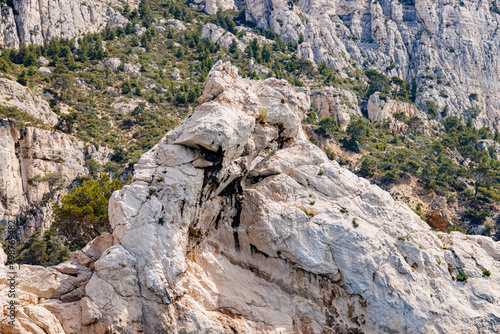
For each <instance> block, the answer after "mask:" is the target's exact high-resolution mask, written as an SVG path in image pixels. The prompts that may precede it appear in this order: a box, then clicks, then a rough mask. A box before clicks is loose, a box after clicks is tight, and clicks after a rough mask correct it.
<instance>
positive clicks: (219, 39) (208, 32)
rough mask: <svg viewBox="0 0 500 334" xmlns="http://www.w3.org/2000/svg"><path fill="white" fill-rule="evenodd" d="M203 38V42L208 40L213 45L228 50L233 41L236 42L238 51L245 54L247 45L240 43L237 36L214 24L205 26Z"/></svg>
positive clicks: (202, 32)
mask: <svg viewBox="0 0 500 334" xmlns="http://www.w3.org/2000/svg"><path fill="white" fill-rule="evenodd" d="M201 38H202V39H203V40H207V39H208V40H210V41H211V42H212V43H214V44H219V45H220V46H222V47H223V48H226V49H229V46H231V44H232V43H233V40H235V41H236V42H237V43H238V50H240V51H241V52H243V51H245V48H246V46H245V44H244V43H242V42H240V41H239V40H238V38H237V37H236V36H234V35H233V34H232V33H230V32H229V31H226V30H224V29H223V28H221V27H219V26H217V25H215V24H213V23H207V24H205V25H204V26H203V30H202V31H201Z"/></svg>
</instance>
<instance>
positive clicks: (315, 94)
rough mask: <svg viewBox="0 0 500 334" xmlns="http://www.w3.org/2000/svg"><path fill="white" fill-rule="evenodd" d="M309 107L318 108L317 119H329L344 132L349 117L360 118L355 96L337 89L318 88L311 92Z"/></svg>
mask: <svg viewBox="0 0 500 334" xmlns="http://www.w3.org/2000/svg"><path fill="white" fill-rule="evenodd" d="M311 107H312V108H318V117H319V118H320V119H321V118H326V117H331V118H332V119H334V120H335V121H336V122H337V125H338V126H339V127H340V128H341V129H342V130H345V129H346V128H347V126H348V125H349V122H350V121H351V115H353V116H358V117H359V116H361V110H360V109H359V105H358V99H357V97H356V95H355V94H354V93H353V92H351V91H348V90H345V89H342V88H338V87H329V86H327V87H320V88H318V89H313V90H311Z"/></svg>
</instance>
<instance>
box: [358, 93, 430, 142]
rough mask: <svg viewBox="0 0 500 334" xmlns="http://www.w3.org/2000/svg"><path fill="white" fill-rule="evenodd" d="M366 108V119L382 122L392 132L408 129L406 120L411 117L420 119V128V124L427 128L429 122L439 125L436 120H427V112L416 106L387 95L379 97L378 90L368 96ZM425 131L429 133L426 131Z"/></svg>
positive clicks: (400, 132) (402, 131)
mask: <svg viewBox="0 0 500 334" xmlns="http://www.w3.org/2000/svg"><path fill="white" fill-rule="evenodd" d="M366 109H367V113H368V119H370V121H371V122H374V123H383V124H384V125H385V126H386V128H387V129H388V130H390V131H391V132H393V133H398V134H404V133H405V132H406V130H407V129H408V124H407V122H406V121H407V120H409V119H410V118H412V117H418V118H419V119H420V120H421V124H420V125H419V127H420V128H421V125H424V128H429V126H430V125H431V123H432V125H434V126H439V123H438V122H437V121H435V120H429V119H428V118H427V114H426V113H425V112H423V111H422V110H420V109H419V108H418V107H417V106H415V105H413V104H410V103H407V102H403V101H397V100H392V99H390V98H388V97H384V98H381V97H380V93H378V92H377V93H375V94H373V95H372V96H370V98H369V99H368V105H367V108H366ZM424 131H425V130H424ZM426 133H427V134H430V133H428V131H426Z"/></svg>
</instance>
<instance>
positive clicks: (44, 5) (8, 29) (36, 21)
mask: <svg viewBox="0 0 500 334" xmlns="http://www.w3.org/2000/svg"><path fill="white" fill-rule="evenodd" d="M115 2H116V3H114V4H113V5H115V6H116V5H121V2H118V0H116V1H115ZM130 2H131V4H133V3H134V2H135V1H130ZM0 12H1V15H0V16H1V18H2V20H1V23H0V44H2V45H4V46H7V47H16V48H17V47H19V46H21V45H22V44H43V43H44V42H45V41H48V40H50V39H51V38H54V37H62V38H68V39H71V38H75V37H81V36H83V35H84V34H86V33H89V32H90V33H95V32H98V31H101V30H103V29H104V28H106V27H116V26H123V25H124V24H125V23H127V19H125V18H124V17H123V16H122V15H121V14H120V13H119V12H118V11H116V10H115V9H113V8H111V7H110V6H108V5H107V2H105V1H99V0H84V1H83V0H76V1H74V0H12V1H7V2H6V3H4V4H3V6H2V7H1V10H0Z"/></svg>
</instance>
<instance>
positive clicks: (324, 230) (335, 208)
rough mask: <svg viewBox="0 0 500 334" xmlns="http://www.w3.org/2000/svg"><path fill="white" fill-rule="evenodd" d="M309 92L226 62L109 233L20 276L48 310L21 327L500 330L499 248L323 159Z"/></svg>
mask: <svg viewBox="0 0 500 334" xmlns="http://www.w3.org/2000/svg"><path fill="white" fill-rule="evenodd" d="M307 97H308V93H307V92H306V91H295V89H294V88H293V87H292V86H291V85H289V84H288V83H286V82H285V81H282V80H277V79H274V78H270V79H266V80H264V81H252V80H248V79H242V78H240V77H238V75H237V72H236V69H235V68H234V67H232V66H231V65H230V64H229V63H225V64H223V63H222V62H220V61H219V62H218V63H217V64H216V65H215V66H214V68H213V69H212V71H211V72H210V73H209V76H208V79H207V83H206V86H205V90H204V92H203V95H202V97H201V98H200V103H201V104H200V106H199V107H197V108H196V109H195V110H194V112H193V113H192V114H191V115H190V116H189V117H188V118H187V119H186V120H184V121H183V122H182V123H181V124H180V125H179V126H178V127H177V128H176V129H174V130H172V131H170V132H169V133H168V134H167V135H166V136H165V137H164V138H163V139H162V140H161V141H160V142H159V143H158V144H157V145H156V146H155V147H153V148H152V149H151V150H150V151H149V152H147V153H146V154H144V155H143V157H142V158H141V160H140V162H139V164H137V165H136V173H135V176H134V179H133V180H132V184H130V185H127V186H125V187H124V188H123V189H122V190H120V191H118V192H115V193H114V194H113V197H112V199H111V201H110V207H109V213H110V220H111V224H112V226H113V229H114V232H113V236H110V235H103V236H101V237H100V238H98V239H97V240H95V241H93V242H92V243H91V244H90V245H88V246H87V247H86V248H85V249H84V250H83V251H82V252H79V253H77V254H75V258H73V260H72V261H73V262H69V263H64V264H61V265H59V266H57V267H55V268H40V267H30V266H22V267H21V269H20V271H21V272H22V273H23V274H22V275H20V277H21V281H20V283H19V289H20V295H23V296H24V295H26V296H29V298H31V299H29V300H30V302H29V303H27V302H23V306H20V313H19V314H23V313H21V311H22V312H24V313H26V312H29V311H30V310H31V309H32V308H33V309H36V310H37V311H38V312H39V313H40V314H45V313H43V312H45V311H43V310H44V309H45V310H49V311H50V312H51V313H52V314H53V315H54V316H55V317H50V316H48V315H47V316H44V317H39V318H37V320H36V321H35V320H33V318H30V319H27V322H25V323H21V326H26V327H23V328H28V327H27V326H32V327H29V328H49V326H52V328H58V329H57V330H59V328H60V327H57V326H61V327H62V328H63V329H64V330H65V331H66V332H71V330H72V332H73V333H104V332H106V331H107V332H119V333H137V332H139V331H142V332H144V333H168V332H177V333H205V332H206V333H208V332H210V333H221V334H222V333H228V332H233V333H325V332H326V333H328V332H330V333H343V332H365V333H387V332H393V333H438V332H467V333H476V332H481V333H495V332H498V331H499V330H500V324H499V323H498V317H499V316H500V305H499V300H500V276H499V274H498V273H499V271H500V244H499V243H498V242H493V241H492V239H490V238H487V237H483V236H466V235H463V234H461V233H458V232H452V233H451V234H449V235H448V234H442V233H436V232H433V231H431V230H430V228H429V226H428V225H427V224H426V223H424V222H423V221H422V220H420V219H419V217H418V216H417V215H416V214H415V213H414V212H413V211H412V210H410V209H409V208H408V207H407V206H406V205H404V204H401V203H399V202H396V201H394V200H393V199H392V198H391V197H390V195H389V194H388V193H387V192H385V191H383V190H381V189H380V188H378V187H377V186H375V185H371V184H370V183H369V182H368V181H366V180H365V179H362V178H359V177H357V176H355V175H354V174H352V173H351V172H349V171H348V170H346V169H344V168H342V167H340V166H339V165H338V164H337V163H336V162H332V161H329V160H328V158H327V157H326V156H325V154H324V153H323V152H322V151H321V150H320V149H319V148H318V147H317V146H315V145H313V144H311V143H310V142H309V141H307V140H306V138H305V136H304V134H303V132H302V130H301V125H300V120H301V119H302V117H303V116H304V114H305V112H306V111H307V109H308V108H309V101H308V98H307ZM263 110H264V111H265V113H266V117H263V116H262V115H263ZM259 115H260V116H259ZM82 267H84V268H82ZM58 268H59V269H58ZM54 270H58V271H59V272H60V273H61V275H60V276H59V274H57V283H56V282H55V279H54ZM485 270H489V271H490V272H491V275H488V276H487V275H484V274H483V271H485ZM92 273H93V274H92ZM51 275H52V276H51ZM90 275H91V276H90ZM464 275H467V279H466V280H465V281H461V280H458V278H460V279H462V278H463V279H465V276H464ZM68 276H69V277H68ZM1 277H5V275H2V276H1ZM89 278H90V279H89ZM2 279H3V278H2ZM42 280H43V282H44V283H43V286H42V285H41V284H40V283H39V282H41V281H42ZM0 283H1V282H0ZM3 284H4V285H3V290H5V289H7V284H6V283H3ZM79 288H81V289H80V290H78V289H79ZM2 296H4V295H2ZM38 297H43V298H45V299H44V300H43V301H42V302H37V300H41V299H38ZM26 298H28V297H26ZM1 300H2V302H3V303H5V300H6V299H5V297H2V298H1ZM64 300H66V302H64ZM4 305H5V304H4ZM32 305H33V306H32ZM68 315H71V317H69V316H68ZM19 319H21V317H19ZM54 319H56V320H54ZM70 319H73V320H70ZM74 319H77V321H76V323H75V321H74ZM78 319H80V320H78ZM19 321H20V322H21V320H19ZM35 325H36V326H38V327H35ZM4 328H5V329H4ZM70 328H71V330H70ZM2 329H3V330H5V333H7V334H9V333H11V331H9V328H8V327H3V328H2ZM57 330H56V329H54V332H57Z"/></svg>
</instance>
